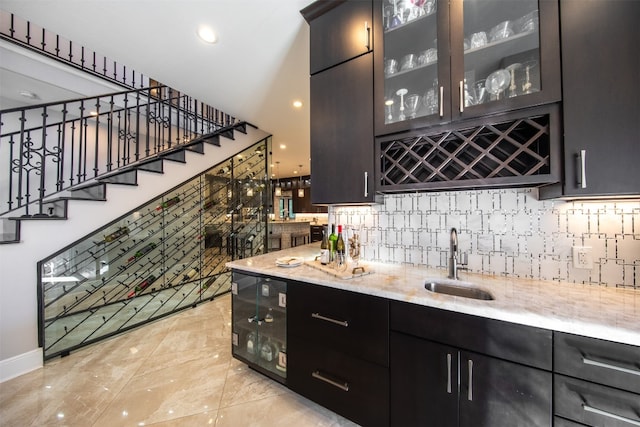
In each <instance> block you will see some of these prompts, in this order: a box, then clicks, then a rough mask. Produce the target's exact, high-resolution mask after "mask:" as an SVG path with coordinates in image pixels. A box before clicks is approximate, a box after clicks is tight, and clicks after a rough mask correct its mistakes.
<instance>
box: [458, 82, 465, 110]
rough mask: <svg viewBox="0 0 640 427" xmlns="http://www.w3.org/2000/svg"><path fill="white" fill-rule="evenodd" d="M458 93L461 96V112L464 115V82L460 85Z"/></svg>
mask: <svg viewBox="0 0 640 427" xmlns="http://www.w3.org/2000/svg"><path fill="white" fill-rule="evenodd" d="M458 93H459V94H460V112H461V113H464V82H463V81H462V80H460V84H459V85H458Z"/></svg>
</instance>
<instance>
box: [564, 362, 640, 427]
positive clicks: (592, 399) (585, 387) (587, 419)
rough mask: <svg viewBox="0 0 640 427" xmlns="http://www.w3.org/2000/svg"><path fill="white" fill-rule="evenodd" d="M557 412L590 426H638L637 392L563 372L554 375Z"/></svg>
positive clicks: (639, 412) (639, 397)
mask: <svg viewBox="0 0 640 427" xmlns="http://www.w3.org/2000/svg"><path fill="white" fill-rule="evenodd" d="M554 383H555V385H554V390H553V391H554V394H553V396H554V407H555V413H556V415H559V416H561V417H564V418H568V419H570V420H574V421H577V422H580V423H583V424H586V425H589V426H595V427H600V426H603V427H604V426H606V427H618V426H619V427H628V426H631V425H636V426H637V425H640V416H639V415H638V414H640V395H638V394H635V393H630V392H628V391H624V390H619V389H615V388H611V387H607V386H603V385H599V384H594V383H590V382H587V381H582V380H578V379H575V378H570V377H565V376H563V375H557V374H556V375H554Z"/></svg>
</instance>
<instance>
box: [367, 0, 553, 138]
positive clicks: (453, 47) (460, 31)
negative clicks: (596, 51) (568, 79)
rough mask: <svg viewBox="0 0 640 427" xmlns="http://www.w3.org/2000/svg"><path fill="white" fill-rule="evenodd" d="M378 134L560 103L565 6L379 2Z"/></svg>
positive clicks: (528, 1) (483, 0) (543, 0)
mask: <svg viewBox="0 0 640 427" xmlns="http://www.w3.org/2000/svg"><path fill="white" fill-rule="evenodd" d="M377 9H379V13H380V15H379V20H380V23H381V26H382V31H378V33H382V36H381V37H380V38H378V39H376V44H375V49H376V52H377V53H378V54H377V56H376V101H375V102H376V134H378V135H380V134H385V133H391V132H398V131H403V130H407V129H411V128H415V127H423V126H429V125H434V124H440V123H447V122H450V121H456V120H461V119H466V118H471V117H480V116H484V115H487V114H492V113H497V112H504V111H510V110H514V109H518V108H525V107H529V106H534V105H540V104H545V103H549V102H556V101H559V100H560V54H559V47H558V46H559V24H558V2H557V0H451V1H450V2H449V1H438V0H379V1H378V3H377Z"/></svg>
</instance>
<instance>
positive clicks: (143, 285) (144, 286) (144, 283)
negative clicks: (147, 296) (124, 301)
mask: <svg viewBox="0 0 640 427" xmlns="http://www.w3.org/2000/svg"><path fill="white" fill-rule="evenodd" d="M155 281H156V276H154V275H153V274H152V275H151V276H149V277H147V278H146V279H145V280H143V281H142V282H140V283H139V284H138V285H136V287H135V288H133V290H132V291H131V292H129V294H128V295H127V298H133V297H134V296H136V294H139V293H140V292H142V291H144V290H145V289H147V288H148V287H149V285H151V284H152V283H153V282H155Z"/></svg>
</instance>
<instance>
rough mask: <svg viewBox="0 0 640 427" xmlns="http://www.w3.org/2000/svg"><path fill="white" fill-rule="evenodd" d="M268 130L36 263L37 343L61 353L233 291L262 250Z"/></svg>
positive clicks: (52, 352) (51, 353)
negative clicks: (234, 264) (241, 269)
mask: <svg viewBox="0 0 640 427" xmlns="http://www.w3.org/2000/svg"><path fill="white" fill-rule="evenodd" d="M270 143H271V140H270V138H266V139H264V140H263V141H260V142H259V143H257V144H255V145H254V146H252V147H250V148H248V149H246V150H245V151H243V152H241V153H239V154H238V155H236V156H234V157H233V158H230V159H228V160H227V161H225V162H223V163H221V164H219V165H216V166H214V167H213V168H211V169H210V170H208V171H206V172H204V173H202V174H200V175H198V176H196V177H194V178H193V179H191V180H189V181H187V182H185V183H183V184H181V185H179V186H178V187H176V188H174V189H172V190H170V191H169V192H167V193H165V194H164V195H162V196H161V197H158V198H156V199H153V200H151V201H149V202H147V203H145V204H144V205H141V206H139V207H138V208H136V209H135V210H134V211H132V212H130V213H128V214H127V215H125V216H123V217H121V218H119V219H117V220H116V221H114V222H112V223H110V224H108V225H106V226H105V227H102V228H100V229H99V230H97V231H95V232H94V233H92V234H91V235H89V236H86V237H84V238H82V239H80V240H79V241H77V242H75V243H73V244H72V245H70V246H68V247H66V248H64V249H62V250H61V251H59V252H57V253H55V254H54V255H52V256H50V257H48V258H46V259H44V260H42V261H40V262H39V263H38V271H39V273H38V277H39V284H38V293H39V306H40V310H39V317H40V319H39V320H40V321H39V327H40V334H39V335H40V345H41V346H42V347H43V349H44V357H45V359H48V358H51V357H55V356H58V355H64V354H67V353H68V352H70V351H71V350H74V349H76V348H79V347H82V346H84V345H87V344H90V343H93V342H95V341H98V340H100V339H103V338H105V337H108V336H111V335H114V334H117V333H119V332H122V331H125V330H127V329H130V328H133V327H135V326H139V325H141V324H143V323H146V322H149V321H152V320H154V319H158V318H160V317H163V316H166V315H168V314H170V313H173V312H176V311H179V310H182V309H185V308H188V307H192V306H194V305H196V304H198V303H200V302H202V301H205V300H209V299H213V298H214V297H215V296H217V295H220V294H221V293H224V292H227V291H229V289H230V285H231V280H230V275H229V273H228V271H227V269H226V268H225V266H224V265H225V263H226V262H227V261H229V260H233V259H237V258H244V257H247V256H251V255H254V254H259V253H262V252H264V251H266V245H265V239H266V220H267V211H266V210H265V209H264V207H265V206H268V205H269V203H268V201H267V198H268V197H269V194H270V191H269V187H268V185H269V182H268V180H267V179H266V178H265V177H266V171H267V169H266V168H267V153H268V152H269V146H270Z"/></svg>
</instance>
